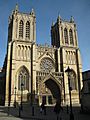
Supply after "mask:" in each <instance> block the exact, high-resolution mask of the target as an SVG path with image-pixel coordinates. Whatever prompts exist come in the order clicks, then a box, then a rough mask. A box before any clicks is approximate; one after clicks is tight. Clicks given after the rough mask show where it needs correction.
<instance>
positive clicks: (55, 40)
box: [51, 16, 82, 104]
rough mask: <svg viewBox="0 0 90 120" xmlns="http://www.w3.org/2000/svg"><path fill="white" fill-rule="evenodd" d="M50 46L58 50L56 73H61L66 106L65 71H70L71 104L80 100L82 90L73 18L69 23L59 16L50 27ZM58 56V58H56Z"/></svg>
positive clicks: (67, 98)
mask: <svg viewBox="0 0 90 120" xmlns="http://www.w3.org/2000/svg"><path fill="white" fill-rule="evenodd" d="M51 44H52V46H56V47H57V48H58V52H57V53H56V56H57V57H56V58H57V68H58V72H63V74H64V76H63V87H64V101H65V102H66V103H67V104H68V101H69V90H68V78H67V75H66V73H65V70H66V69H67V68H68V66H69V67H70V69H71V70H72V72H71V78H70V86H71V88H72V102H73V103H75V102H76V103H77V102H79V101H78V100H80V91H81V88H82V63H81V57H80V50H79V47H78V37H77V29H76V24H75V22H74V18H73V17H71V19H70V21H65V20H62V19H61V17H60V16H58V18H57V22H56V23H55V24H54V23H52V26H51ZM58 54H59V56H58Z"/></svg>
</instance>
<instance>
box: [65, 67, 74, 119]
mask: <svg viewBox="0 0 90 120" xmlns="http://www.w3.org/2000/svg"><path fill="white" fill-rule="evenodd" d="M65 72H66V73H67V76H68V87H69V97H70V120H74V115H73V111H72V99H71V91H72V88H71V86H70V74H71V72H72V69H70V68H69V66H68V68H67V69H66V70H65Z"/></svg>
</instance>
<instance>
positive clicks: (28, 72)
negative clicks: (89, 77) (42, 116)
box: [4, 5, 82, 105]
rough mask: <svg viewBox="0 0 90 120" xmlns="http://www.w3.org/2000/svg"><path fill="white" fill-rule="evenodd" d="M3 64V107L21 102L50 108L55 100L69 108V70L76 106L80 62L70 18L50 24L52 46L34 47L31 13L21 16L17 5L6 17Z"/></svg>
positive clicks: (33, 14) (32, 15)
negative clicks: (6, 26) (7, 17)
mask: <svg viewBox="0 0 90 120" xmlns="http://www.w3.org/2000/svg"><path fill="white" fill-rule="evenodd" d="M4 64H5V105H8V104H9V105H13V104H14V102H17V103H20V102H21V100H22V101H23V102H33V103H37V104H39V105H40V104H41V103H42V102H44V103H45V104H46V105H53V104H55V102H56V101H57V100H58V101H60V102H61V104H66V105H68V104H69V103H70V102H69V101H70V98H69V87H68V77H69V76H68V75H67V73H66V72H65V71H66V69H67V68H68V67H69V68H70V69H71V73H70V88H71V96H72V97H71V99H72V103H73V104H79V102H80V90H81V88H82V63H81V57H80V50H79V47H78V37H77V28H76V23H75V22H74V19H73V17H71V19H70V21H65V20H63V19H62V18H61V17H60V16H58V17H57V20H56V22H55V23H52V25H51V46H48V45H37V44H36V16H35V12H34V10H33V9H32V11H31V12H30V13H22V12H20V11H19V8H18V6H17V5H16V7H15V9H14V10H13V12H12V14H11V15H10V17H9V23H8V43H7V54H6V58H5V62H4ZM21 97H22V98H21Z"/></svg>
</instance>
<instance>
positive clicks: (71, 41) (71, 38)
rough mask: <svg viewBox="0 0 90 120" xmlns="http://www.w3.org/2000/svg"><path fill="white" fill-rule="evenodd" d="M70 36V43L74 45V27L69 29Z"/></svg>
mask: <svg viewBox="0 0 90 120" xmlns="http://www.w3.org/2000/svg"><path fill="white" fill-rule="evenodd" d="M69 38H70V45H73V44H74V41H73V31H72V29H70V30H69Z"/></svg>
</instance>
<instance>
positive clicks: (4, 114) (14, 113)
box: [0, 104, 90, 120]
mask: <svg viewBox="0 0 90 120" xmlns="http://www.w3.org/2000/svg"><path fill="white" fill-rule="evenodd" d="M53 110H54V108H53V107H52V106H49V107H46V115H44V113H40V107H39V106H36V105H35V106H34V108H33V109H32V107H31V106H30V105H29V104H24V105H23V110H22V111H20V109H19V107H16V108H14V107H5V106H0V120H69V119H70V114H69V113H70V111H69V110H68V113H67V108H66V106H63V111H61V112H60V114H59V118H57V115H56V114H55V113H54V111H53ZM32 113H34V115H33V114H32ZM73 114H74V120H90V114H86V113H81V112H80V106H74V107H73Z"/></svg>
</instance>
